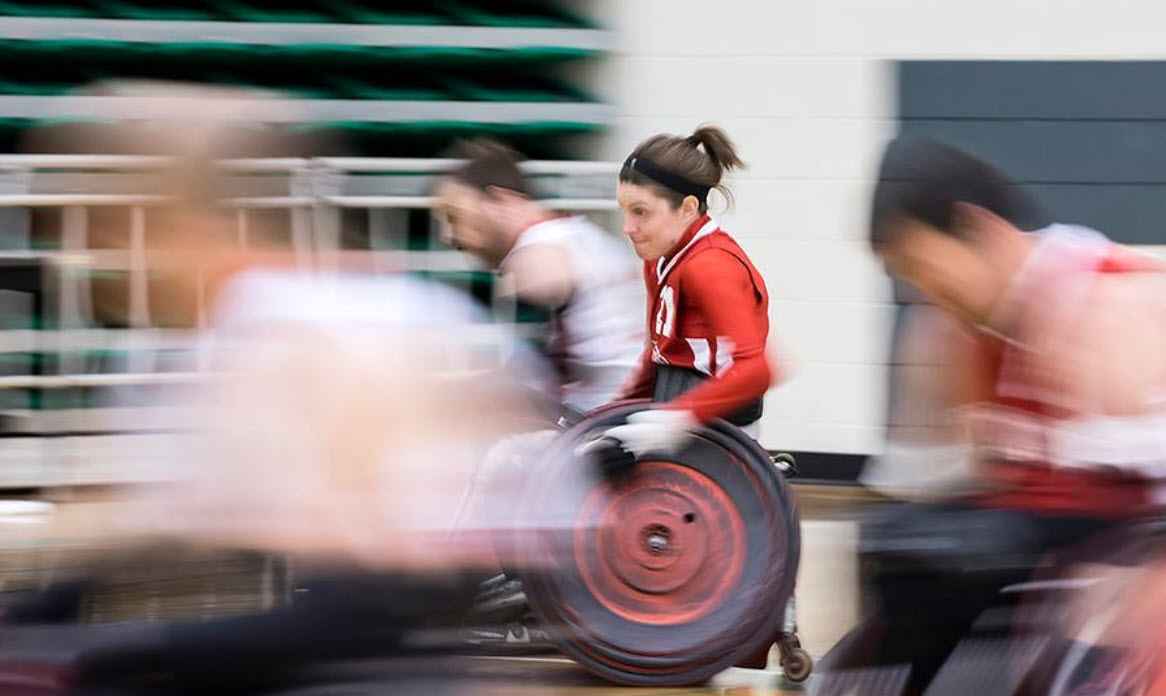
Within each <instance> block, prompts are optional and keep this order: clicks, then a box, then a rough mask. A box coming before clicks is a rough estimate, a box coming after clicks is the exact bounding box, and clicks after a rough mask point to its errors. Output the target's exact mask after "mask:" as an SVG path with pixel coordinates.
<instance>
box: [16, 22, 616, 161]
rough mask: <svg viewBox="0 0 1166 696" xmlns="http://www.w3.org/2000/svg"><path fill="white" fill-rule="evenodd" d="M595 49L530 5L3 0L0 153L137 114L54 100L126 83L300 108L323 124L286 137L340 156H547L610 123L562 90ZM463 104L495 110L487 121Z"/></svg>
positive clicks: (587, 29)
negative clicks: (245, 94)
mask: <svg viewBox="0 0 1166 696" xmlns="http://www.w3.org/2000/svg"><path fill="white" fill-rule="evenodd" d="M607 41H608V40H607V35H606V33H605V32H603V31H602V30H601V29H598V28H596V27H595V26H593V25H592V24H591V23H590V22H589V21H587V20H586V19H584V18H583V17H580V16H578V15H577V14H576V13H574V12H571V11H569V10H567V9H565V8H563V7H561V6H559V5H556V4H555V3H553V2H539V1H534V0H530V1H527V0H502V1H491V2H484V1H480V0H438V1H436V2H418V1H407V2H394V3H380V2H373V1H372V0H47V1H46V2H38V1H36V0H0V61H2V63H0V64H2V65H4V66H6V69H2V70H0V151H4V150H11V149H12V148H14V147H16V146H17V144H18V143H19V141H20V137H19V136H20V134H21V133H22V132H25V131H26V130H27V129H28V128H31V127H35V126H38V125H45V124H47V125H52V126H54V127H62V126H66V125H68V124H71V123H82V124H91V123H95V122H96V123H101V122H108V121H118V120H122V119H130V118H134V114H133V113H128V112H124V111H122V110H120V109H119V107H118V105H116V104H114V103H113V101H115V100H108V101H109V103H108V104H93V103H86V104H84V105H78V104H77V102H76V100H74V101H68V100H67V99H66V98H67V97H68V96H69V95H72V94H74V93H75V92H76V90H78V89H79V88H82V87H84V86H86V85H91V84H93V83H95V82H98V81H102V80H108V79H116V78H132V79H150V80H173V81H184V82H194V83H212V84H225V85H231V86H239V87H251V88H258V89H262V90H268V91H270V92H271V93H273V94H276V95H279V98H285V99H289V100H296V101H297V103H299V101H300V100H306V101H307V102H309V103H310V105H311V104H316V105H318V106H319V107H320V108H319V109H316V110H315V111H317V112H319V113H324V112H326V113H327V116H326V117H325V116H320V115H316V114H313V109H312V108H310V105H309V108H308V109H307V110H306V112H305V113H306V115H305V116H304V120H303V121H302V122H300V123H295V124H291V125H290V126H289V127H291V128H293V129H294V130H300V131H305V132H317V131H331V132H335V133H336V134H339V135H342V136H344V137H345V138H346V139H347V143H348V145H349V147H350V148H351V149H348V150H346V154H354V153H356V154H364V155H374V156H385V155H388V156H392V155H404V156H427V155H434V154H437V152H439V151H440V150H441V149H443V148H444V147H445V145H447V144H448V143H449V141H450V140H452V139H453V138H455V137H459V136H464V135H470V134H474V133H482V132H487V133H490V134H493V135H497V136H501V137H505V138H507V139H509V140H511V141H512V142H513V143H514V144H515V145H517V146H519V147H522V148H524V149H525V148H533V151H532V152H531V153H530V154H532V155H533V156H537V157H541V158H547V157H559V156H563V155H564V154H565V153H566V152H567V150H568V146H566V145H565V144H564V143H567V142H569V137H570V136H573V135H577V134H579V133H586V132H594V131H597V130H600V129H602V128H603V127H604V126H605V124H606V123H607V120H608V112H607V111H606V110H605V109H604V105H602V104H599V103H598V100H597V99H596V98H595V97H594V96H592V95H590V94H588V93H586V91H585V90H583V89H581V88H580V87H579V86H578V85H576V84H574V83H573V82H572V79H571V76H572V75H574V74H576V71H574V70H572V69H571V66H573V65H575V64H577V63H579V62H582V61H588V60H593V59H595V58H596V57H597V56H601V55H602V54H603V53H604V51H605V50H606V46H607ZM374 102H375V103H382V104H387V105H390V106H392V107H393V108H380V109H375V108H369V105H370V104H372V103H374ZM475 105H478V106H481V105H505V109H504V110H502V112H501V113H502V114H503V115H502V116H498V115H497V113H499V112H497V110H491V111H489V112H488V113H489V115H488V116H484V115H483V113H485V112H484V111H483V109H480V108H475ZM321 142H328V141H327V140H322V141H321ZM319 154H330V153H319Z"/></svg>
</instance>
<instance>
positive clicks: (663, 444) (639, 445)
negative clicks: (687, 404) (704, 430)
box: [604, 408, 698, 457]
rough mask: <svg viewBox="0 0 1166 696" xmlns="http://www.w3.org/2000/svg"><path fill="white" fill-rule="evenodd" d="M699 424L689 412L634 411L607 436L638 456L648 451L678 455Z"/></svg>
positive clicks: (670, 410) (666, 410)
mask: <svg viewBox="0 0 1166 696" xmlns="http://www.w3.org/2000/svg"><path fill="white" fill-rule="evenodd" d="M697 424H698V423H697V420H696V418H693V416H692V414H691V413H689V412H688V411H677V410H674V409H665V408H660V409H652V410H650V411H640V412H639V413H633V414H632V415H630V416H628V422H627V424H626V425H617V426H616V427H614V428H611V429H610V430H608V431H607V432H606V433H604V437H610V438H614V439H616V440H619V441H620V442H621V443H623V447H624V449H626V450H628V451H629V452H631V453H632V454H634V455H636V456H637V457H642V456H643V455H645V454H647V453H648V452H659V453H661V454H675V453H676V452H678V451H680V449H681V448H682V447H684V443H685V442H686V441H687V440H688V438H689V435H690V434H691V432H692V429H693V428H695V427H696V426H697Z"/></svg>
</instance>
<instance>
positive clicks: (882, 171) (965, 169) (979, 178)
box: [870, 137, 1046, 249]
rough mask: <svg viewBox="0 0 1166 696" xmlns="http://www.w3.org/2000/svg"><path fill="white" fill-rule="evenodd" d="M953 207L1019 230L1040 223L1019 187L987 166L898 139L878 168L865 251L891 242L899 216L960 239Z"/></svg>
mask: <svg viewBox="0 0 1166 696" xmlns="http://www.w3.org/2000/svg"><path fill="white" fill-rule="evenodd" d="M957 203H971V204H973V205H977V206H979V207H981V208H984V209H986V210H989V211H991V212H993V213H995V214H996V215H999V216H1000V217H1002V218H1004V219H1005V220H1007V221H1009V222H1011V223H1012V224H1014V225H1016V226H1017V227H1018V228H1020V229H1036V228H1038V227H1041V226H1043V225H1044V224H1046V223H1045V221H1044V216H1043V214H1042V213H1041V211H1040V207H1039V206H1038V205H1037V203H1036V202H1035V201H1034V200H1033V199H1032V198H1031V196H1029V194H1028V193H1027V192H1026V191H1025V190H1024V189H1023V187H1021V186H1020V185H1019V184H1017V183H1016V182H1014V181H1012V180H1011V179H1009V178H1008V177H1007V176H1006V175H1005V174H1003V173H1002V172H1000V171H999V170H997V169H996V168H995V167H993V166H992V165H990V164H988V163H987V162H984V161H982V160H980V159H977V158H975V157H973V156H971V155H969V154H967V153H966V152H963V151H961V150H957V149H956V148H954V147H951V146H949V145H944V144H942V143H939V142H935V141H932V140H921V139H909V138H901V137H900V138H896V139H894V140H892V141H891V142H890V143H888V144H887V147H886V150H884V152H883V159H882V164H881V165H880V166H879V177H878V183H877V184H876V186H875V192H874V201H873V204H872V209H871V222H870V243H871V246H873V247H874V248H876V249H878V248H880V247H883V246H885V245H886V244H889V243H890V242H892V241H893V236H894V234H895V227H896V222H897V221H899V220H901V219H902V218H904V217H906V218H913V219H915V220H918V221H920V222H924V223H927V224H929V225H932V226H934V227H936V228H937V229H939V230H940V231H941V232H943V233H945V234H948V235H952V236H956V237H958V236H961V234H962V233H961V231H960V230H959V229H956V225H955V224H954V217H955V214H954V213H955V206H956V204H957Z"/></svg>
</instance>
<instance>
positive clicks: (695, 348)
mask: <svg viewBox="0 0 1166 696" xmlns="http://www.w3.org/2000/svg"><path fill="white" fill-rule="evenodd" d="M684 340H685V341H688V347H689V348H690V349H692V366H693V367H694V368H696V369H697V370H699V371H700V372H703V373H705V374H706V375H711V374H712V372H710V371H709V355H710V353H711V352H712V351H711V350H710V349H709V342H708V339H704V338H686V339H684Z"/></svg>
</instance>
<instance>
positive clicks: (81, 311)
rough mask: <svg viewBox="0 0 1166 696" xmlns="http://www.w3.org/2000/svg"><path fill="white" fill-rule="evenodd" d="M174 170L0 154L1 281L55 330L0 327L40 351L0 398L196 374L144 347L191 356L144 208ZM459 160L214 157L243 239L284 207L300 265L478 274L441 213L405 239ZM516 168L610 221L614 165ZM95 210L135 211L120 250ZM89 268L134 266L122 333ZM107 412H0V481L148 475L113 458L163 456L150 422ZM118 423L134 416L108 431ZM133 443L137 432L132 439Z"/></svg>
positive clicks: (3, 338) (0, 385) (545, 189)
mask: <svg viewBox="0 0 1166 696" xmlns="http://www.w3.org/2000/svg"><path fill="white" fill-rule="evenodd" d="M167 164H168V161H167V160H166V159H164V158H157V157H138V156H88V155H43V156H34V155H11V156H0V288H3V289H7V291H8V292H27V293H31V294H39V296H40V298H41V301H40V302H38V303H32V304H33V305H34V306H39V310H37V311H39V316H35V317H34V316H30V317H28V319H30V320H33V321H36V322H40V323H42V324H44V323H49V324H54V325H55V328H52V329H47V328H40V329H30V328H29V327H28V326H18V327H16V328H12V329H9V330H3V329H0V356H5V355H20V354H36V355H39V357H40V367H39V368H38V369H36V370H32V369H29V370H26V371H25V373H19V374H12V373H11V372H12V370H11V369H5V370H4V371H5V372H7V374H2V375H0V396H3V395H4V394H8V393H12V392H13V390H30V392H29V393H30V394H31V393H39V394H42V395H43V394H45V393H47V392H52V391H54V390H57V391H60V390H74V391H76V390H94V389H104V388H134V387H143V386H144V385H162V384H176V383H185V382H188V381H191V380H192V379H198V376H197V373H191V372H182V371H179V372H174V371H172V370H165V369H163V370H159V369H157V367H158V366H157V365H156V364H155V363H154V362H153V359H152V358H151V357H149V355H150V354H156V353H158V352H159V351H179V352H180V351H184V350H190V349H192V347H193V345H194V340H195V337H196V336H197V333H198V332H197V330H163V329H159V328H157V327H156V326H155V325H154V322H153V321H152V319H153V317H152V311H151V306H150V293H149V285H148V284H149V280H150V277H149V276H150V268H149V267H148V266H147V253H146V250H147V242H148V240H147V236H148V217H149V215H150V211H151V209H152V208H153V207H154V206H157V205H159V204H162V203H164V202H166V200H167V198H166V197H165V196H163V195H159V194H158V193H157V192H155V191H150V190H149V185H148V184H149V181H150V174H151V172H157V171H159V170H161V169H162V168H164V167H165V166H166V165H167ZM456 164H457V162H456V161H455V160H443V159H365V158H314V159H295V158H283V159H257V160H228V161H223V162H220V163H218V166H220V167H221V168H222V170H223V173H224V176H226V177H228V178H229V179H230V181H231V183H232V185H233V186H234V187H235V188H234V189H233V190H235V191H237V192H238V195H237V196H234V197H231V198H227V199H225V200H223V201H222V205H224V206H227V207H230V208H233V209H234V210H235V211H236V212H235V226H236V233H237V239H238V243H239V245H240V247H241V248H246V247H247V246H248V244H249V243H250V239H249V237H250V235H251V233H252V232H253V229H252V228H253V224H252V222H253V217H254V216H255V215H257V214H260V211H272V210H276V211H286V213H287V214H288V216H289V217H288V221H289V224H288V228H289V229H288V231H289V239H290V245H291V250H292V251H293V253H294V255H295V258H296V261H297V265H298V266H299V267H300V269H301V270H302V271H304V272H317V271H324V272H326V271H332V270H337V269H340V268H362V269H364V270H368V271H372V272H397V271H410V270H422V271H431V272H432V271H438V272H469V271H476V270H482V269H481V267H480V266H479V265H478V264H477V262H476V261H474V260H473V259H471V258H469V257H467V256H465V255H463V254H462V253H461V252H458V251H456V250H453V249H449V248H447V247H445V246H444V245H442V244H441V242H440V239H439V233H438V227H437V225H436V223H434V222H433V221H432V216H430V217H429V219H430V222H428V223H427V224H428V228H427V232H428V238H427V239H425V240H424V245H423V248H421V249H417V248H408V246H409V245H408V244H407V242H408V231H409V226H410V225H409V221H410V218H409V216H410V215H419V214H426V213H425V211H426V210H427V209H428V208H430V207H431V206H432V205H433V204H434V199H433V197H432V196H431V195H430V191H431V189H432V187H433V183H434V177H436V176H438V175H440V174H441V173H443V172H447V171H449V170H450V169H451V168H452V167H454V166H456ZM523 168H524V170H525V172H526V173H527V174H528V175H529V176H530V177H531V178H532V181H533V182H534V183H535V188H536V190H537V191H539V195H540V198H542V199H543V200H544V202H545V203H546V204H547V205H548V206H550V207H552V208H555V209H558V210H563V211H572V212H579V213H584V214H588V215H591V216H598V217H599V218H601V219H600V223H601V224H603V225H605V226H608V227H611V226H612V223H613V222H614V220H613V219H612V218H607V219H603V218H604V217H605V216H608V215H610V214H611V213H612V212H613V211H615V210H616V208H617V206H616V203H615V201H614V192H615V174H616V173H617V171H618V165H617V164H614V163H607V162H526V163H523ZM45 208H53V209H58V210H60V211H61V215H60V228H59V240H60V243H59V245H57V246H56V247H55V248H50V249H35V248H33V247H32V244H31V241H32V233H33V232H34V231H36V232H39V231H42V230H40V229H39V228H38V229H37V230H33V229H32V228H33V225H32V222H31V221H32V211H34V210H37V209H45ZM98 208H122V209H125V210H128V212H129V215H128V229H127V230H125V233H126V234H125V237H124V240H125V241H124V243H123V244H122V245H121V246H119V248H112V249H111V248H95V246H94V244H95V242H94V241H93V239H92V238H91V234H90V232H91V230H90V222H91V220H90V218H91V215H90V213H91V211H94V210H95V209H98ZM354 210H357V211H359V210H364V211H367V216H366V217H367V221H366V224H367V229H366V230H365V234H363V235H362V236H361V238H362V239H367V240H368V246H367V248H365V247H362V248H351V247H346V246H345V243H344V239H343V236H344V235H343V232H345V231H346V227H345V225H346V224H348V225H349V226H351V221H348V223H346V222H345V216H346V215H351V211H354ZM414 242H416V240H414ZM2 247H6V248H2ZM30 268H31V269H35V271H36V273H35V274H36V275H37V276H38V281H37V283H36V284H35V285H37V287H28V286H27V284H26V285H25V286H24V287H22V288H19V289H15V290H14V289H13V288H12V283H11V282H10V281H11V279H12V278H13V277H14V275H15V274H14V269H25V270H28V269H30ZM95 272H117V273H121V274H124V275H125V277H126V281H127V283H126V284H127V285H128V302H127V306H128V311H127V313H126V319H127V323H128V327H129V328H124V329H110V328H101V327H99V326H97V322H96V319H95V312H94V298H93V297H92V292H91V287H90V285H89V283H88V275H89V274H91V273H95ZM198 295H199V296H198V297H197V299H196V305H197V316H198V319H199V324H200V326H202V325H205V323H206V321H207V316H208V308H207V298H206V296H205V294H204V293H203V292H202V291H201V288H200V291H199V293H198ZM491 302H492V305H493V310H494V312H495V314H496V315H497V316H499V317H500V320H501V321H503V322H515V323H516V322H517V315H516V308H515V307H514V305H513V304H512V303H511V302H510V301H509V300H508V299H507V298H506V297H504V296H503V295H501V294H500V293H497V292H495V293H494V294H493V297H492V300H491ZM0 312H3V309H2V308H0ZM7 318H8V319H11V318H12V317H7ZM10 323H11V322H10ZM93 351H101V352H106V353H109V352H112V353H114V354H118V353H121V354H124V355H125V356H126V359H125V361H124V362H125V363H126V369H120V370H116V371H112V372H111V371H109V370H108V369H99V370H94V369H92V367H91V366H88V365H87V364H86V362H87V361H86V354H87V353H89V352H93ZM143 355H145V356H146V357H143ZM50 358H51V359H50ZM135 362H137V363H138V364H136V365H134V363H135ZM130 368H132V369H130ZM34 372H35V373H34ZM111 411H116V409H103V408H101V407H97V408H92V407H90V408H81V409H69V408H66V409H59V410H55V411H54V410H53V409H43V408H42V409H37V408H20V407H11V408H4V407H2V406H0V419H3V423H4V425H5V427H4V431H5V432H7V434H8V435H9V436H8V437H0V488H4V487H12V486H20V487H26V486H37V487H40V486H52V485H68V484H84V483H114V482H119V481H121V480H132V479H136V478H140V477H141V476H142V471H143V470H145V471H147V472H148V469H149V467H148V463H147V464H145V465H143V463H142V462H141V461H135V462H128V466H127V467H123V468H124V469H126V470H132V471H133V473H132V474H128V475H123V474H119V473H118V471H119V470H120V469H119V466H118V462H117V461H115V460H116V459H117V458H119V457H123V458H142V457H150V456H161V455H159V454H158V453H157V452H156V451H155V452H154V453H153V454H151V453H150V450H151V447H146V448H145V449H144V450H142V449H141V448H140V447H137V445H139V444H141V442H145V441H146V440H145V439H144V438H146V436H147V433H146V432H135V430H134V428H133V427H132V424H133V423H135V422H143V423H149V422H151V419H149V418H145V419H138V418H135V417H134V415H133V414H132V413H130V414H129V415H128V416H126V415H125V414H122V416H123V417H121V418H111V417H110V412H111ZM38 419H39V421H40V424H39V425H38V424H37V421H38ZM111 422H114V423H117V424H119V426H121V425H125V424H129V425H127V426H126V427H124V428H123V427H114V428H112V431H111V428H110V426H109V423H111ZM30 423H31V424H30ZM150 437H153V434H151V435H150ZM135 439H137V440H139V441H140V442H138V443H133V441H134V440H135ZM151 442H153V441H151ZM115 443H121V444H123V445H125V447H121V446H114V445H115ZM131 444H134V446H130V445H131ZM154 444H156V443H154ZM154 449H155V450H156V447H155V448H154ZM98 460H100V461H98Z"/></svg>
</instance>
